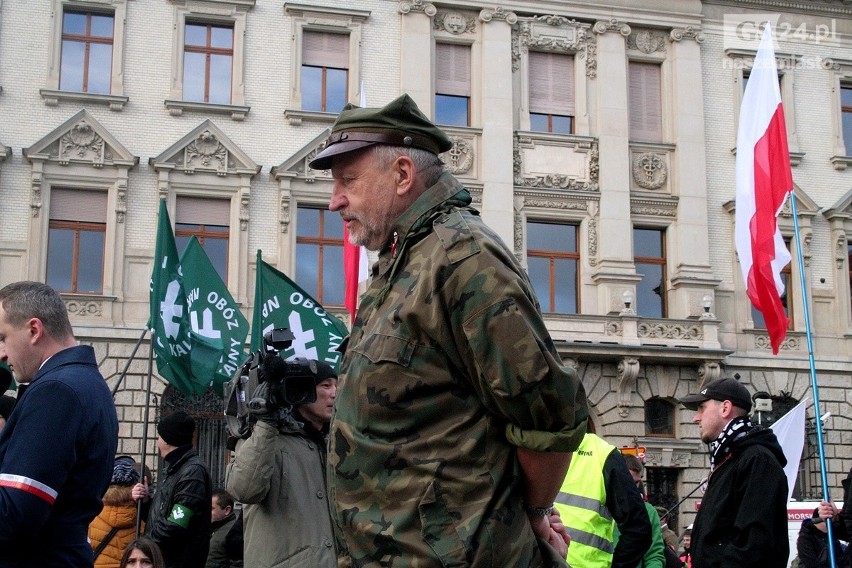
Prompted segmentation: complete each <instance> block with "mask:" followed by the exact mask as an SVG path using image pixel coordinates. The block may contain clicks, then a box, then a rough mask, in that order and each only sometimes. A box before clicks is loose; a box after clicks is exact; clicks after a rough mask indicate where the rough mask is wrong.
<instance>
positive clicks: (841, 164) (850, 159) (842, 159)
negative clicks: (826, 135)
mask: <svg viewBox="0 0 852 568" xmlns="http://www.w3.org/2000/svg"><path fill="white" fill-rule="evenodd" d="M830 159H831V165H832V166H834V169H835V170H837V171H843V170H845V169H846V168H847V167H849V166H850V165H852V156H832V157H831V158H830Z"/></svg>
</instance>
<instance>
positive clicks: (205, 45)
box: [183, 22, 234, 104]
mask: <svg viewBox="0 0 852 568" xmlns="http://www.w3.org/2000/svg"><path fill="white" fill-rule="evenodd" d="M233 59H234V28H233V27H226V26H220V25H212V24H193V23H189V22H187V23H186V30H185V32H184V47H183V99H184V100H185V101H193V102H200V103H219V104H230V103H231V66H232V63H233Z"/></svg>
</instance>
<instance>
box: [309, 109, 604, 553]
mask: <svg viewBox="0 0 852 568" xmlns="http://www.w3.org/2000/svg"><path fill="white" fill-rule="evenodd" d="M452 146H453V143H452V141H451V140H450V138H449V137H448V136H447V135H446V134H445V133H444V132H443V131H441V129H439V128H438V127H436V126H435V125H434V124H432V122H431V121H430V120H429V119H428V118H427V117H426V116H425V115H424V114H423V113H422V112H421V111H420V109H419V108H418V107H417V105H416V104H415V103H414V101H413V100H412V99H411V97H409V96H408V95H402V96H401V97H399V98H397V99H395V100H393V101H391V102H390V103H388V104H387V105H386V106H384V107H382V108H358V107H355V106H352V105H347V106H346V107H345V108H344V109H343V111H342V112H341V113H340V116H339V117H338V118H337V120H336V122H335V123H334V125H333V126H332V132H331V135H330V136H329V138H328V140H327V141H326V145H325V148H323V150H322V151H321V152H319V153H318V154H317V155H316V157H315V158H314V159H313V160H312V161H311V163H310V166H311V167H312V168H314V169H331V173H332V176H333V178H334V189H333V192H332V196H331V201H330V203H329V209H330V210H331V211H337V212H339V213H340V215H341V217H342V218H343V220H344V221H345V222H346V224H347V230H348V233H349V235H348V236H349V240H350V242H352V243H353V244H356V245H363V246H365V247H366V248H368V249H370V250H374V251H378V253H379V260H378V262H377V263H376V264H375V265H374V266H373V268H372V279H371V282H370V286H369V288H368V289H367V291H366V292H365V293H364V295H363V296H362V297H361V303H360V307H359V310H358V313H357V315H356V318H355V322H354V325H353V328H352V333H351V335H350V337H349V340H348V346H347V347H346V350H345V353H344V354H343V357H342V360H341V366H340V370H341V376H340V379H341V383H340V384H341V387H340V392H339V394H338V398H337V402H336V404H335V416H334V421H333V422H332V425H331V434H330V436H329V444H330V447H329V454H328V455H329V483H330V484H331V486H330V487H329V490H330V491H331V492H332V495H333V496H334V498H333V499H332V503H333V505H334V511H333V512H334V514H335V520H336V522H337V528H338V536H339V537H340V538H339V539H338V546H339V548H340V550H339V553H340V554H341V555H342V556H343V557H344V559H345V560H346V561H349V562H351V563H352V564H353V565H356V566H378V565H383V566H390V565H394V566H397V565H400V566H413V565H418V566H450V565H452V566H472V567H486V566H488V567H490V566H512V567H526V566H550V565H552V563H553V562H557V563H559V562H564V560H563V559H564V554H565V552H566V542H567V537H566V536H565V535H566V533H565V532H564V527H562V525H561V523H559V522H558V516H556V515H551V510H552V504H553V500H554V498H555V496H556V494H557V492H558V491H559V486H560V484H561V482H562V480H563V479H564V477H565V472H566V471H567V469H568V464H569V462H570V459H571V452H573V451H575V450H576V449H577V447H578V446H579V444H580V442H581V441H582V439H583V435H584V434H585V431H586V418H587V416H588V405H587V401H586V395H585V391H584V390H583V386H582V384H581V382H580V379H579V378H578V377H577V374H576V372H575V371H574V370H573V369H571V368H566V367H564V366H563V365H562V362H561V360H560V358H559V355H558V354H557V352H556V349H555V347H554V344H553V340H552V339H551V337H550V335H549V333H548V331H547V328H546V327H545V325H544V321H543V318H542V317H541V311H540V308H539V304H538V300H537V299H536V297H535V293H534V291H533V287H532V285H531V283H530V281H529V279H528V278H527V275H526V273H525V271H524V270H523V268H522V267H521V266H520V264H519V263H518V261H517V259H516V257H515V254H514V252H513V251H512V250H511V249H509V248H508V247H507V246H506V244H505V243H503V241H502V240H501V239H500V237H499V236H498V235H497V234H496V233H495V232H494V231H493V230H491V229H490V228H489V227H488V226H487V225H486V224H485V223H484V222H483V220H482V218H481V217H480V216H479V213H478V212H477V211H476V210H475V209H473V208H472V207H471V206H470V204H471V201H472V200H471V196H470V193H469V192H468V191H467V190H466V189H464V188H463V187H462V186H461V185H460V184H459V182H458V181H457V180H456V179H455V178H454V177H453V176H452V175H451V174H450V173H449V172H447V171H445V168H444V164H443V163H442V161H441V159H440V158H439V154H441V153H444V152H447V151H449V150H450V149H451V148H452ZM536 537H538V539H540V540H537V538H536ZM542 541H544V542H546V543H548V544H549V545H548V544H542Z"/></svg>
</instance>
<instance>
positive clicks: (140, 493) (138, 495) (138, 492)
mask: <svg viewBox="0 0 852 568" xmlns="http://www.w3.org/2000/svg"><path fill="white" fill-rule="evenodd" d="M142 481H143V483H137V484H136V485H134V486H133V489H131V490H130V496H131V497H133V500H134V501H137V502H138V501H139V500H144V501H147V500H148V497H149V495H148V476H147V475H146V476H145V477H143V478H142Z"/></svg>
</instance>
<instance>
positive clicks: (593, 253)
mask: <svg viewBox="0 0 852 568" xmlns="http://www.w3.org/2000/svg"><path fill="white" fill-rule="evenodd" d="M587 227H588V230H587V233H588V238H589V266H597V265H598V218H597V217H596V216H595V217H590V218H589V221H588V223H587Z"/></svg>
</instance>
